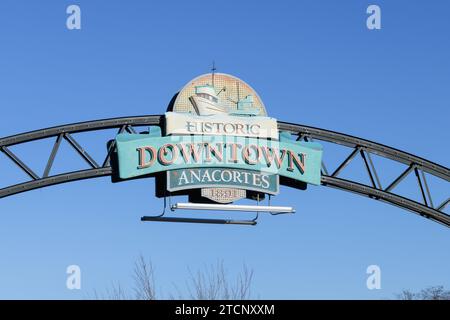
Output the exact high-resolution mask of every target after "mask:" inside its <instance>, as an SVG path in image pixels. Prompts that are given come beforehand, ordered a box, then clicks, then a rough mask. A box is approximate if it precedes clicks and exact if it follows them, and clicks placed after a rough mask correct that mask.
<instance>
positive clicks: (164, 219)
mask: <svg viewBox="0 0 450 320" xmlns="http://www.w3.org/2000/svg"><path fill="white" fill-rule="evenodd" d="M141 221H152V222H184V223H207V224H234V225H246V226H255V225H256V224H257V222H256V221H253V220H225V219H200V218H178V217H146V216H144V217H142V218H141Z"/></svg>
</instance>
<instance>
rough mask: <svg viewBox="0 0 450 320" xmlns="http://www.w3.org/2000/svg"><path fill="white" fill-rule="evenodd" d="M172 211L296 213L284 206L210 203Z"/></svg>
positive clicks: (180, 205)
mask: <svg viewBox="0 0 450 320" xmlns="http://www.w3.org/2000/svg"><path fill="white" fill-rule="evenodd" d="M170 209H171V210H178V209H187V210H217V211H243V212H271V213H295V209H294V208H293V207H284V206H250V205H236V204H209V203H190V202H188V203H176V204H174V205H172V206H171V207H170Z"/></svg>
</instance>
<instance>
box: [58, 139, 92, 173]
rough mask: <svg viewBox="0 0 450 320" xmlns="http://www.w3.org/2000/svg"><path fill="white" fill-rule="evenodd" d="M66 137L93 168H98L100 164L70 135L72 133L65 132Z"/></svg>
mask: <svg viewBox="0 0 450 320" xmlns="http://www.w3.org/2000/svg"><path fill="white" fill-rule="evenodd" d="M64 138H65V139H66V140H67V141H68V142H69V143H70V145H71V146H72V147H73V148H74V149H75V150H76V151H77V152H78V153H79V154H80V156H82V157H83V159H84V160H86V162H87V163H88V164H89V165H91V166H92V168H94V169H96V168H99V167H100V166H99V165H98V164H97V162H95V160H94V159H93V158H92V157H91V156H90V155H89V153H87V152H86V151H85V150H84V149H83V148H82V147H81V146H80V145H79V144H78V142H77V141H76V140H75V139H74V138H73V137H72V136H71V135H70V133H68V132H66V133H64Z"/></svg>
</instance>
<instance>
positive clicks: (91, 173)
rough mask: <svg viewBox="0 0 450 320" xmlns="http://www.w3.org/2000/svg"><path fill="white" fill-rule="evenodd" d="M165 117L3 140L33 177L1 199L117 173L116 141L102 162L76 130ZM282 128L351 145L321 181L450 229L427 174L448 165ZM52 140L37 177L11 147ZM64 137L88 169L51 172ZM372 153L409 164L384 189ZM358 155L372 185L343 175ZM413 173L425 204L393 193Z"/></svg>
mask: <svg viewBox="0 0 450 320" xmlns="http://www.w3.org/2000/svg"><path fill="white" fill-rule="evenodd" d="M163 120H164V116H162V115H150V116H137V117H123V118H113V119H105V120H95V121H87V122H81V123H75V124H69V125H63V126H57V127H52V128H47V129H42V130H36V131H31V132H27V133H22V134H17V135H13V136H9V137H5V138H0V151H2V153H4V154H5V155H6V157H8V158H9V159H10V160H11V161H12V162H14V163H15V164H16V165H17V166H18V167H19V168H20V169H21V170H22V171H24V172H25V173H26V174H27V175H28V176H29V177H30V179H31V180H30V181H27V182H24V183H20V184H17V185H12V186H7V187H5V188H3V189H0V198H3V197H7V196H11V195H14V194H18V193H21V192H26V191H30V190H33V189H37V188H42V187H47V186H51V185H56V184H60V183H66V182H70V181H77V180H82V179H90V178H95V177H104V176H110V175H112V174H113V172H112V169H111V167H110V158H111V153H112V151H113V150H114V144H113V143H112V144H110V145H109V147H108V150H107V153H106V156H105V159H104V161H103V162H102V164H101V165H100V164H98V163H97V162H96V161H95V160H94V159H93V158H92V157H91V156H90V154H89V153H88V151H87V150H85V149H84V148H83V147H82V146H81V145H80V144H79V143H78V142H77V141H76V139H75V137H74V134H76V133H79V132H87V131H95V130H103V129H113V128H116V129H118V132H124V131H126V132H129V133H136V130H135V127H140V126H149V125H159V126H162V125H163ZM278 127H279V129H280V130H283V131H289V132H291V134H293V135H295V136H296V137H297V140H305V141H315V140H318V141H319V142H320V141H326V142H331V143H335V144H339V145H342V146H346V147H349V148H352V151H351V152H350V154H349V155H348V156H347V157H346V158H345V159H344V160H343V161H342V162H341V163H340V164H339V165H338V167H337V168H336V169H335V170H334V171H332V173H331V174H329V171H328V170H327V167H326V165H325V163H322V185H324V186H328V187H333V188H338V189H341V190H345V191H350V192H354V193H357V194H360V195H365V196H368V197H370V198H372V199H375V200H379V201H383V202H386V203H389V204H393V205H396V206H399V207H401V208H403V209H407V210H409V211H412V212H415V213H418V214H420V215H421V216H423V217H426V218H428V219H431V220H433V221H436V222H439V223H441V224H443V225H446V226H448V227H450V215H448V214H446V213H445V212H444V211H443V210H444V209H445V207H446V206H447V205H448V204H449V203H450V198H447V199H446V200H445V201H444V202H442V203H440V204H437V205H436V204H435V202H434V201H433V198H432V196H431V190H430V188H429V185H428V182H427V180H426V176H425V173H427V174H429V175H432V176H435V177H438V178H440V179H442V180H444V181H446V182H449V181H450V169H449V168H446V167H444V166H441V165H439V164H436V163H433V162H431V161H428V160H426V159H423V158H420V157H417V156H415V155H412V154H410V153H407V152H404V151H401V150H398V149H395V148H392V147H389V146H386V145H383V144H379V143H376V142H373V141H369V140H366V139H361V138H357V137H354V136H351V135H347V134H343V133H338V132H334V131H330V130H324V129H320V128H314V127H309V126H304V125H299V124H293V123H287V122H278ZM48 138H55V142H54V145H53V148H52V151H51V154H50V156H49V158H48V161H47V165H46V167H45V170H44V172H43V174H42V175H38V174H37V173H36V172H34V171H33V170H32V169H31V168H30V167H28V166H27V165H26V163H25V162H24V161H23V159H20V158H19V157H18V156H17V155H15V154H14V153H13V152H12V151H11V150H10V148H9V147H11V146H14V145H17V144H22V143H27V142H30V141H35V140H40V139H48ZM113 138H114V137H111V139H113ZM63 139H64V140H66V141H67V142H68V143H69V144H70V145H71V146H72V147H73V148H74V149H75V151H77V153H78V154H79V155H80V157H82V158H83V159H84V160H85V161H86V163H87V165H88V166H89V168H86V170H80V171H75V172H68V173H64V174H59V175H51V168H52V165H53V162H54V159H55V157H56V154H57V153H58V152H59V146H60V144H61V142H62V140H63ZM371 154H375V155H378V156H381V157H384V158H387V159H390V160H393V161H396V162H399V163H402V164H404V165H405V166H406V169H405V171H404V172H403V173H401V174H400V175H399V176H398V177H397V178H396V179H394V180H393V181H391V182H390V183H389V184H388V185H387V186H385V187H382V185H381V183H380V179H379V177H378V173H377V171H376V168H375V166H374V163H373V161H372V157H371ZM357 156H360V157H361V158H362V160H363V161H364V165H365V168H366V171H367V175H368V177H369V180H370V184H364V183H360V182H357V181H350V180H346V179H343V178H342V177H339V175H340V173H341V172H342V170H344V169H345V167H347V166H348V165H349V164H350V163H351V162H352V161H353V160H354V159H355V158H356V157H357ZM413 171H414V174H415V176H416V180H417V184H418V188H419V190H420V192H421V195H422V200H423V201H422V202H417V201H415V200H412V199H408V198H405V197H402V196H400V195H398V194H396V193H394V192H393V191H394V189H395V188H396V187H397V186H398V184H400V183H401V182H402V181H403V180H404V179H405V178H406V177H407V176H408V175H409V174H411V173H412V172H413Z"/></svg>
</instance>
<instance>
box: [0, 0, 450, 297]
mask: <svg viewBox="0 0 450 320" xmlns="http://www.w3.org/2000/svg"><path fill="white" fill-rule="evenodd" d="M70 4H77V5H79V6H80V7H81V12H82V29H81V30H68V29H67V28H66V18H67V14H66V8H67V6H68V5H70ZM370 4H378V5H379V6H380V7H381V11H382V29H381V30H376V31H370V30H368V29H367V28H366V18H367V14H366V8H367V7H368V5H370ZM449 10H450V5H449V4H448V2H446V1H436V2H434V3H433V5H430V3H429V2H427V1H423V0H421V1H414V2H411V1H395V2H394V1H372V2H369V1H339V2H338V1H284V0H282V1H276V2H275V1H264V2H263V1H212V0H210V1H203V0H202V1H195V2H194V1H76V2H73V1H61V0H60V1H56V0H55V1H45V2H39V3H38V2H28V1H22V0H20V1H18V0H15V1H2V2H1V3H0V110H1V118H2V121H1V127H0V136H1V137H3V136H8V135H11V134H15V133H20V132H24V131H30V130H34V129H39V128H45V127H49V126H54V125H59V124H65V123H73V122H78V121H85V120H91V119H101V118H111V117H118V116H128V115H145V114H160V113H162V112H163V111H164V110H165V108H166V107H167V104H168V102H169V100H170V99H171V98H172V96H173V94H174V93H175V92H177V90H179V89H180V88H181V87H182V86H183V85H184V84H185V83H187V82H188V81H189V80H190V79H192V78H194V77H196V76H197V75H199V74H203V73H206V72H208V71H209V68H210V65H211V62H212V60H215V61H216V65H217V67H218V69H219V71H220V72H224V73H230V74H233V75H236V76H238V77H240V78H242V79H243V80H244V81H246V82H248V83H249V84H250V85H251V86H253V87H254V88H255V89H256V90H257V91H258V93H259V95H260V96H261V98H262V99H263V101H264V103H265V105H266V108H267V109H268V113H269V115H270V116H273V117H275V118H277V119H279V120H283V121H289V122H296V123H301V124H305V125H311V126H317V127H321V128H326V129H330V130H335V131H340V132H345V133H348V134H352V135H356V136H359V137H363V138H366V139H370V140H374V141H377V142H380V143H383V144H387V145H390V146H393V147H396V148H399V149H402V150H405V151H408V152H411V153H413V154H416V155H419V156H422V157H424V158H427V159H429V160H431V161H434V162H437V163H440V164H443V165H445V166H447V167H448V166H449V161H448V159H449V151H448V139H449V138H450V137H449V131H448V130H447V125H448V118H449V108H450V105H449V103H450V90H449V89H448V88H449V86H450V61H449V59H448V57H449V56H450V44H449V42H448V34H449V31H450V20H449V19H448V12H449ZM108 137H109V138H110V137H111V135H110V136H108ZM105 139H106V135H105V136H102V135H99V136H95V137H92V135H91V136H89V135H87V134H86V135H84V134H83V135H80V137H79V141H80V142H81V143H82V144H83V146H85V147H86V149H88V150H89V151H92V153H93V155H94V156H95V157H97V159H99V161H101V160H100V159H101V155H102V154H103V153H104V148H105V146H104V142H105V141H106V140H105ZM61 148H62V150H61V151H63V150H67V151H68V152H67V155H66V154H64V155H63V153H61V154H60V155H59V156H58V157H57V159H56V161H55V168H54V170H55V171H54V172H63V171H65V170H66V169H67V168H69V169H73V170H75V169H81V168H82V167H83V166H84V164H83V163H82V162H81V161H80V160H79V159H78V158H77V157H76V156H75V155H74V154H73V153H72V154H70V152H72V151H70V147H69V146H67V145H63V146H62V147H61ZM330 148H332V147H330ZM13 150H14V151H15V152H16V153H17V154H18V155H20V156H22V157H24V158H26V159H31V160H30V166H31V167H32V168H33V169H35V170H36V171H38V172H42V171H43V169H44V167H45V160H46V158H47V157H48V153H49V152H50V150H51V141H47V142H36V143H33V144H30V145H29V146H28V147H27V148H24V147H22V146H19V147H17V148H15V149H13ZM328 150H329V153H328V154H330V152H331V150H333V149H328ZM326 152H327V149H325V155H324V157H325V159H326V160H327V159H328V157H327V153H326ZM333 152H334V151H333ZM336 152H339V151H336ZM331 154H338V153H331ZM345 156H346V154H345V152H342V153H341V157H342V158H343V157H345ZM336 159H337V158H336ZM332 160H333V159H330V160H329V161H330V162H331V163H332V162H333V161H332ZM377 161H378V160H377ZM357 165H358V164H355V167H354V168H350V167H349V169H348V170H349V171H348V172H347V174H351V173H352V172H353V174H357V172H358V170H357V168H358V167H357ZM359 165H360V164H359ZM331 166H332V165H331ZM383 168H384V171H383V172H382V173H381V176H382V180H383V179H388V178H389V177H394V176H395V175H396V174H399V173H400V172H401V170H402V168H401V167H396V166H395V165H386V166H385V167H383ZM346 170H347V169H346ZM24 178H25V177H24V176H23V174H22V173H21V172H20V171H18V170H17V169H16V168H15V167H14V165H13V164H11V163H10V162H9V161H8V160H7V159H6V158H5V157H4V156H2V157H0V183H1V185H2V186H5V185H8V184H11V183H17V182H20V181H23V179H24ZM384 181H387V180H384ZM407 182H408V181H407ZM409 182H411V187H410V186H409V185H408V184H406V185H405V187H404V190H403V191H404V192H411V193H414V192H415V193H416V194H415V195H414V196H417V191H416V190H415V189H412V182H413V180H412V181H409ZM430 184H431V185H432V187H434V188H433V192H434V194H435V195H436V197H437V198H438V199H442V200H443V198H445V196H448V194H447V193H448V184H447V185H445V184H439V181H430ZM153 188H154V184H153V181H152V180H139V181H130V182H125V183H121V184H112V183H111V182H110V180H109V179H108V178H102V179H97V180H88V181H81V182H75V183H71V184H66V185H59V186H54V187H50V188H46V189H42V190H35V191H32V192H28V193H24V194H20V195H16V196H13V197H9V198H4V199H1V200H0V218H1V220H0V221H1V222H0V298H3V299H5V298H42V299H47V298H57V299H80V298H85V297H88V296H90V295H92V293H93V291H94V290H97V291H99V292H102V291H104V290H106V289H107V288H108V287H110V286H111V282H112V281H114V282H120V283H121V284H122V285H123V286H124V287H132V281H131V273H132V267H133V262H134V260H135V259H136V257H137V256H138V255H139V254H143V255H144V256H145V257H147V258H151V259H152V261H153V263H154V266H155V269H156V277H157V281H158V287H159V288H160V289H161V290H162V291H163V293H164V294H166V293H168V292H169V291H173V290H172V288H173V283H175V284H178V286H181V287H182V286H183V284H184V281H185V279H186V278H187V277H188V275H189V274H188V271H187V268H188V267H190V268H191V269H193V270H195V269H198V268H201V267H202V266H204V265H205V264H206V265H208V264H213V263H215V262H216V261H218V260H223V261H224V264H225V266H226V267H227V268H228V269H229V270H230V272H231V273H232V274H233V273H235V272H236V271H238V270H239V268H240V266H241V265H242V264H243V263H246V264H247V265H248V266H250V267H251V268H253V269H254V272H255V282H254V293H255V296H260V297H261V298H275V299H282V298H286V299H309V298H325V299H329V298H337V299H347V298H355V299H361V298H362V299H380V298H392V297H393V294H394V293H396V292H400V291H401V290H402V289H406V288H409V289H412V290H419V289H421V288H423V287H426V286H430V285H444V286H446V287H447V288H449V287H450V276H449V273H448V270H449V268H450V251H449V250H447V249H445V247H446V244H447V243H448V242H449V241H450V233H449V231H448V228H445V227H443V226H441V225H438V224H436V223H432V222H430V221H427V220H424V219H423V218H420V217H418V216H416V215H414V214H411V213H409V212H407V211H403V210H401V209H399V208H396V207H393V206H389V205H387V204H383V203H379V202H376V201H373V200H369V199H367V198H363V197H359V196H355V195H352V194H349V193H346V192H342V191H338V190H333V189H328V188H324V187H310V188H309V189H308V190H307V191H305V192H298V191H295V190H289V189H287V188H283V189H282V193H281V194H280V195H279V196H277V197H276V198H275V200H274V203H276V204H286V205H292V206H294V207H296V209H297V213H296V214H295V215H294V216H278V217H270V216H269V217H262V218H261V219H260V223H259V224H258V226H257V227H254V228H247V227H234V226H213V225H185V224H161V223H153V224H152V223H142V222H140V221H139V218H140V217H141V216H142V215H151V214H156V213H159V212H160V210H161V209H162V201H161V200H159V199H155V198H154V196H153ZM439 197H440V198H439ZM71 264H77V265H79V266H80V267H81V270H82V289H81V290H68V289H67V288H66V286H65V284H66V276H67V275H66V273H65V271H66V267H67V266H68V265H71ZM371 264H376V265H379V266H380V267H381V271H382V280H381V281H382V289H381V290H368V289H367V288H366V278H367V274H366V268H367V266H369V265H371Z"/></svg>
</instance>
